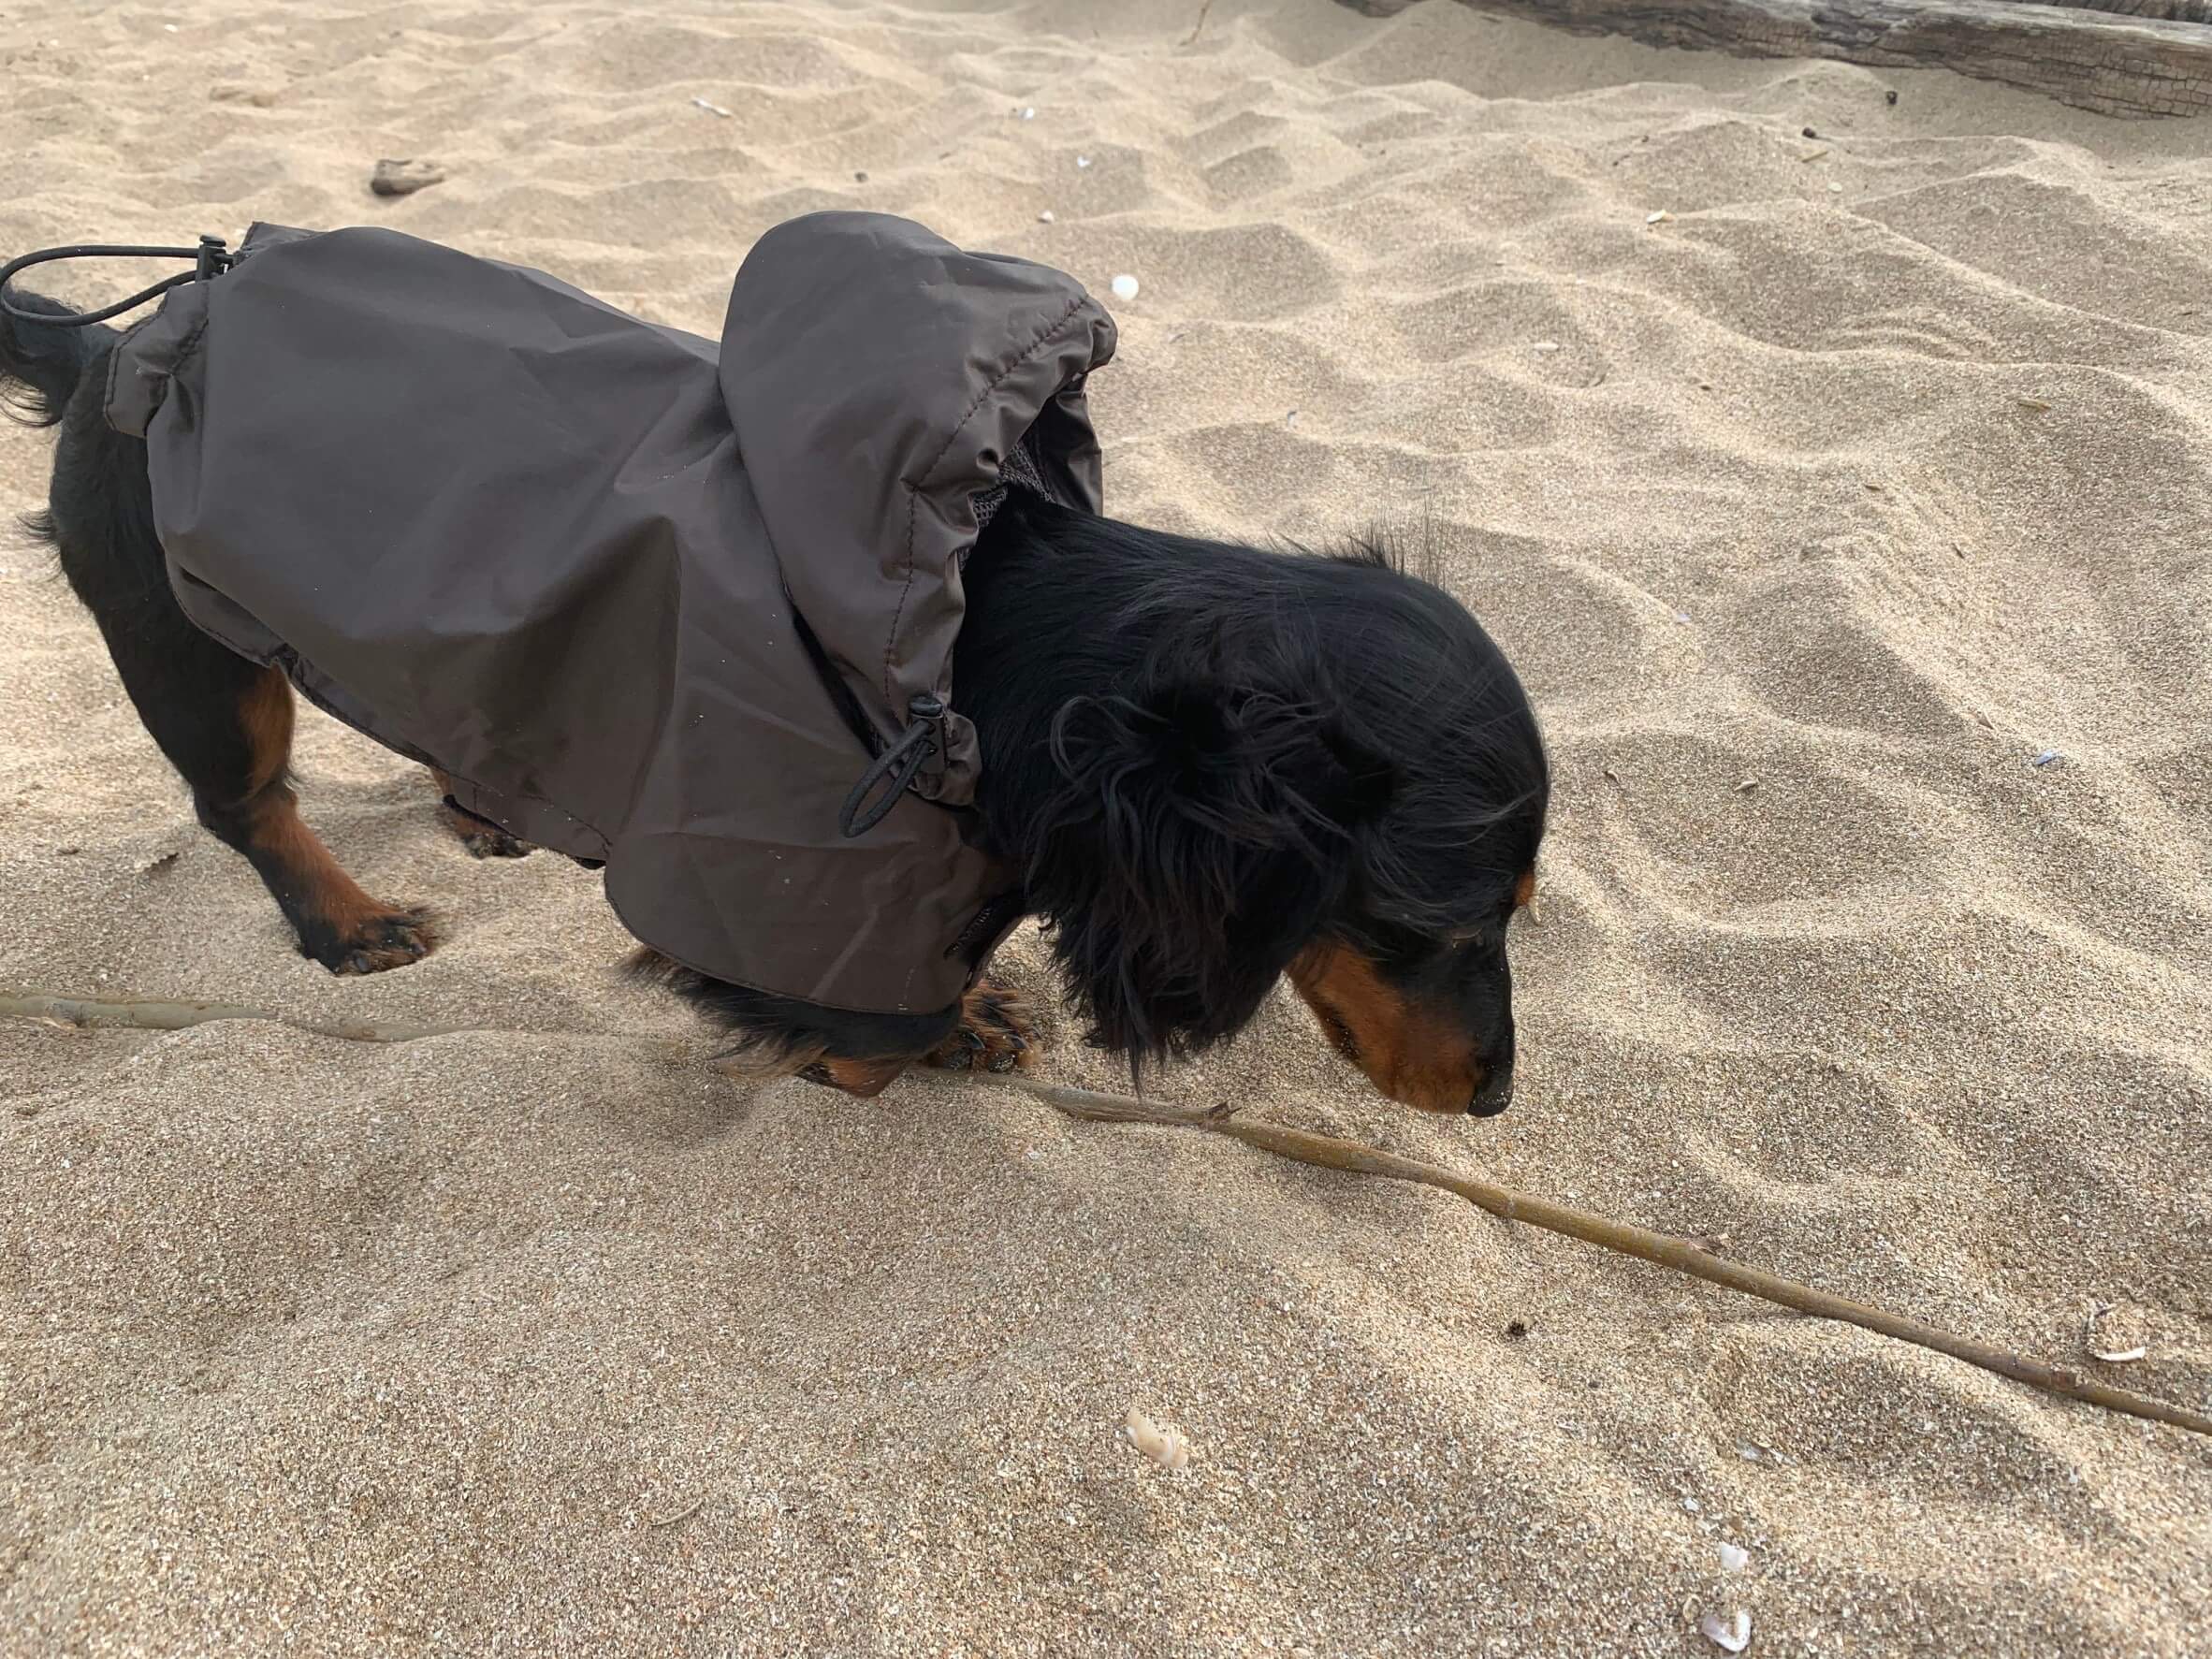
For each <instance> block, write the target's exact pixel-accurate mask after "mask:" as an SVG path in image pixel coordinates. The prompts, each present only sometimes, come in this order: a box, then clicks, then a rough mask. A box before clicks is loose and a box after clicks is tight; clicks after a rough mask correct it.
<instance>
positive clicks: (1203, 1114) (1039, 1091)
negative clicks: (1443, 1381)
mask: <svg viewBox="0 0 2212 1659" xmlns="http://www.w3.org/2000/svg"><path fill="white" fill-rule="evenodd" d="M0 1015H15V1016H17V1017H21V1018H27V1019H42V1020H51V1021H58V1022H61V1023H64V1024H67V1025H71V1026H119V1027H124V1028H130V1029H138V1030H154V1031H173V1030H180V1029H182V1028H183V1027H184V1026H197V1025H202V1024H205V1023H207V1022H209V1021H211V1020H267V1021H270V1022H272V1023H275V1024H278V1025H288V1026H295V1027H297V1028H298V1029H300V1030H304V1031H310V1032H313V1033H314V1034H316V1035H318V1036H325V1037H340V1038H344V1039H346V1040H348V1041H356V1042H414V1041H419V1040H421V1039H423V1038H426V1037H447V1036H451V1035H453V1034H455V1033H456V1032H461V1031H482V1030H494V1029H503V1028H502V1027H491V1026H406V1025H384V1026H378V1025H331V1024H315V1023H310V1022H306V1021H300V1020H284V1019H280V1018H278V1016H276V1015H274V1014H269V1013H264V1012H260V1011H256V1010H254V1009H248V1008H240V1007H237V1006H235V1005H232V1004H228V1003H220V1002H163V1001H131V1000H124V999H110V998H107V997H47V996H37V995H23V996H6V995H0ZM524 1035H553V1036H570V1035H578V1034H577V1033H568V1032H558V1033H524ZM617 1041H632V1040H629V1039H618V1040H617ZM644 1041H654V1043H655V1046H657V1047H660V1048H663V1049H671V1050H675V1049H680V1048H681V1047H682V1046H683V1045H681V1044H678V1043H671V1042H665V1041H658V1040H644ZM939 1075H940V1076H942V1077H943V1078H944V1079H945V1080H946V1081H949V1082H956V1083H967V1082H978V1083H991V1084H997V1085H999V1086H1001V1087H1004V1088H1011V1089H1013V1090H1016V1091H1018V1092H1020V1093H1021V1094H1024V1095H1026V1096H1028V1097H1029V1098H1030V1099H1033V1100H1037V1101H1039V1102H1041V1104H1043V1105H1046V1106H1050V1107H1051V1108H1052V1109H1053V1110H1054V1111H1055V1112H1060V1113H1066V1114H1067V1115H1068V1116H1070V1117H1077V1118H1084V1119H1086V1120H1088V1121H1091V1122H1096V1123H1137V1124H1157V1125H1164V1126H1167V1127H1170V1128H1187V1129H1202V1130H1204V1131H1206V1132H1208V1133H1210V1134H1215V1135H1226V1136H1227V1137H1229V1139H1230V1140H1232V1141H1241V1142H1244V1144H1245V1145H1247V1146H1257V1147H1259V1149H1260V1150H1261V1151H1263V1152H1272V1153H1273V1154H1274V1155H1275V1156H1276V1157H1286V1158H1289V1159H1291V1160H1292V1161H1294V1162H1297V1163H1302V1164H1312V1165H1315V1166H1316V1167H1317V1168H1320V1169H1324V1170H1341V1171H1345V1172H1346V1173H1348V1174H1354V1175H1379V1176H1382V1177H1383V1178H1384V1179H1386V1180H1391V1181H1412V1182H1417V1183H1419V1184H1420V1185H1421V1186H1435V1187H1441V1188H1442V1189H1443V1190H1444V1191H1446V1192H1450V1193H1456V1194H1458V1195H1459V1196H1460V1197H1461V1198H1463V1199H1465V1200H1466V1201H1468V1202H1469V1203H1471V1204H1474V1205H1476V1206H1477V1208H1480V1209H1483V1210H1487V1211H1489V1212H1490V1214H1492V1215H1495V1216H1497V1217H1499V1218H1500V1219H1501V1220H1505V1221H1521V1222H1526V1223H1527V1224H1528V1225H1529V1226H1531V1227H1538V1228H1542V1229H1543V1230H1545V1231H1547V1232H1556V1233H1562V1234H1564V1235H1565V1236H1566V1237H1568V1238H1570V1239H1579V1240H1581V1241H1582V1242H1583V1243H1584V1244H1596V1245H1598V1246H1599V1247H1600V1248H1602V1249H1607V1250H1612V1251H1616V1252H1618V1253H1619V1254H1621V1255H1623V1256H1634V1257H1636V1258H1637V1259H1639V1260H1643V1261H1649V1262H1652V1263H1654V1264H1656V1265H1657V1266H1660V1267H1666V1268H1672V1269H1673V1270H1674V1271H1675V1272H1676V1273H1686V1274H1688V1275H1689V1276H1690V1277H1691V1278H1694V1279H1703V1280H1704V1281H1705V1282H1706V1283H1707V1284H1709V1285H1719V1286H1722V1287H1723V1288H1726V1289H1729V1290H1736V1291H1739V1292H1741V1293H1742V1294H1743V1295H1745V1296H1755V1297H1758V1298H1759V1299H1760V1300H1762V1301H1765V1302H1775V1303H1777V1304H1779V1305H1780V1306H1783V1307H1786V1308H1794V1309H1796V1310H1797V1312H1798V1313H1802V1314H1812V1315H1813V1316H1815V1317H1819V1318H1824V1319H1835V1320H1839V1321H1841V1323H1843V1324H1846V1325H1856V1326H1858V1327H1859V1328H1861V1329H1862V1330H1866V1331H1873V1332H1879V1333H1880V1334H1882V1335H1884V1336H1892V1337H1895V1338H1897V1339H1898V1340H1899V1342H1909V1343H1914V1344H1915V1345H1917V1346H1921V1347H1924V1348H1932V1349H1934V1350H1935V1351H1936V1352H1937V1353H1939V1354H1947V1355H1949V1356H1950V1357H1951V1358H1952V1359H1954V1360H1963V1361H1966V1362H1967V1363H1968V1364H1969V1365H1978V1366H1980V1367H1981V1368H1982V1369H1983V1370H1985V1371H1993V1372H1995V1373H1997V1375H2000V1376H2009V1377H2011V1378H2012V1379H2013V1380H2014V1381H2016V1382H2024V1383H2027V1384H2029V1385H2030V1387H2032V1388H2038V1389H2042V1390H2045V1391H2046V1392H2048V1393H2053V1394H2062V1395H2064V1396H2065V1397H2066V1398H2068V1399H2070V1400H2081V1401H2085V1402H2087V1403H2088V1404H2091V1405H2102V1406H2103V1407H2104V1408H2105V1409H2106V1410H2107V1411H2118V1412H2125V1413H2126V1414H2127V1415H2128V1416H2130V1417H2139V1418H2147V1419H2149V1420H2150V1421H2152V1422H2158V1423H2170V1424H2172V1425H2173V1426H2174V1427H2175V1428H2177V1429H2187V1430H2189V1431H2190V1433H2197V1434H2207V1435H2212V1417H2206V1416H2205V1415H2203V1414H2202V1413H2199V1412H2194V1411H2190V1410H2188V1409H2186V1408H2185V1407H2182V1406H2179V1405H2169V1404H2165V1403H2164V1402H2163V1401H2160V1400H2152V1399H2148V1398H2146V1397H2145V1396H2144V1395H2141V1394H2134V1393H2130V1392H2129V1391H2128V1390H2125V1389H2116V1388H2112V1387H2109V1386H2108V1385H2106V1384H2104V1383H2101V1382H2097V1381H2094V1380H2092V1379H2090V1378H2088V1377H2085V1376H2083V1375H2081V1374H2080V1373H2078V1372H2075V1371H2072V1370H2069V1369H2067V1368H2066V1367H2064V1366H2059V1365H2051V1364H2046V1363H2045V1362H2044V1361H2041V1360H2031V1359H2029V1358H2027V1357H2026V1356H2025V1355H2021V1354H2016V1353H2013V1352H2011V1351H2010V1350H2009V1349H2005V1348H2000V1347H1993V1346H1990V1345H1988V1344H1986V1343H1980V1342H1974V1341H1972V1340H1971V1339H1969V1338H1967V1337H1963V1336H1957V1335H1954V1334H1953V1333H1952V1332H1948V1331H1944V1330H1942V1329H1940V1328H1939V1327H1937V1326H1934V1325H1926V1324H1923V1323H1921V1322H1920V1321H1919V1320H1918V1319H1908V1318H1906V1317H1903V1316H1901V1315H1899V1314H1892V1313H1887V1312H1885V1311H1884V1310H1883V1309H1881V1308H1877V1307H1870V1306H1868V1305H1867V1304H1866V1303H1865V1302H1853V1301H1852V1300H1851V1299H1850V1298H1848V1297H1843V1296H1834V1295H1831V1294H1829V1293H1828V1292H1827V1291H1826V1290H1816V1289H1814V1288H1812V1286H1810V1285H1800V1284H1798V1283H1797V1281H1796V1280H1794V1279H1785V1278H1782V1277H1780V1276H1779V1275H1777V1274H1774V1273H1763V1272H1761V1271H1760V1270H1759V1269H1757V1268H1755V1267H1745V1266H1743V1265H1742V1264H1740V1263H1739V1262H1734V1261H1729V1260H1727V1259H1724V1258H1723V1257H1719V1256H1715V1255H1714V1254H1712V1252H1711V1251H1710V1250H1701V1249H1699V1248H1698V1247H1697V1246H1696V1245H1695V1244H1691V1243H1690V1242H1689V1241H1688V1240H1686V1239H1680V1238H1674V1237H1670V1236H1669V1235H1667V1234H1666V1233H1659V1232H1653V1231H1652V1230H1650V1229H1648V1228H1642V1227H1635V1226H1631V1225H1629V1224H1628V1223H1626V1222H1621V1221H1611V1220H1608V1219H1607V1218H1606V1217H1605V1216H1603V1215H1591V1214H1590V1213H1589V1212H1588V1211H1586V1210H1577V1209H1571V1208H1569V1207H1568V1206H1566V1205H1564V1204H1555V1203H1552V1202H1550V1201H1548V1200H1545V1199H1539V1198H1531V1197H1529V1196H1528V1195H1527V1194H1525V1193H1520V1192H1516V1191H1514V1190H1513V1189H1512V1188H1511V1187H1507V1186H1497V1185H1496V1184H1495V1183H1493V1182H1489V1181H1483V1180H1478V1179H1477V1178H1476V1177H1474V1176H1472V1175H1459V1174H1454V1173H1453V1172H1452V1171H1449V1170H1447V1169H1444V1168H1442V1167H1440V1166H1439V1165H1436V1164H1429V1163H1422V1162H1420V1161H1419V1159H1417V1158H1410V1157H1399V1156H1398V1155H1397V1154H1395V1153H1391V1152H1380V1151H1377V1150H1376V1149H1375V1148H1374V1147H1371V1146H1361V1145H1360V1144H1359V1143H1358V1142H1352V1141H1342V1140H1339V1139H1337V1138H1336V1137H1335V1136H1333V1135H1317V1134H1312V1133H1310V1132H1308V1131H1306V1130H1304V1129H1293V1128H1286V1127H1285V1126H1283V1125H1281V1124H1272V1123H1258V1122H1252V1121H1248V1120H1245V1119H1244V1118H1241V1117H1239V1116H1238V1115H1237V1113H1236V1110H1235V1109H1234V1108H1232V1107H1230V1106H1227V1105H1221V1106H1215V1107H1187V1106H1162V1105H1155V1104H1153V1103H1152V1102H1150V1101H1145V1100H1138V1099H1132V1098H1131V1097H1129V1096H1128V1095H1112V1094H1102V1093H1099V1092H1098V1091H1097V1090H1093V1089H1079V1088H1069V1087H1066V1086H1064V1085H1062V1084H1049V1083H1038V1082H1035V1081H1033V1080H1031V1079H1029V1078H1026V1077H1018V1076H1001V1075H997V1074H995V1073H991V1072H947V1073H941V1074H939Z"/></svg>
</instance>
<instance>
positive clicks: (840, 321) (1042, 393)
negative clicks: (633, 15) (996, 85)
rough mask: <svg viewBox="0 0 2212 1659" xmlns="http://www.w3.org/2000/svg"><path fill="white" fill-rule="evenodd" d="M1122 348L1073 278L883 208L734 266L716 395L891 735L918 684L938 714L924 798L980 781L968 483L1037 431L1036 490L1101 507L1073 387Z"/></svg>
mask: <svg viewBox="0 0 2212 1659" xmlns="http://www.w3.org/2000/svg"><path fill="white" fill-rule="evenodd" d="M1113 344H1114V333H1113V319H1112V318H1111V317H1109V316H1108V315H1107V314H1106V313H1105V311H1104V310H1103V309H1102V308H1101V307H1100V306H1099V303H1098V301H1096V300H1094V299H1093V298H1091V297H1090V296H1089V295H1088V294H1087V293H1085V292H1084V288H1083V286H1082V284H1079V283H1077V282H1076V281H1075V280H1074V279H1073V278H1072V277H1070V276H1068V275H1066V274H1064V273H1063V272H1060V271H1057V270H1054V269H1050V268H1048V267H1046V266H1042V265H1036V264H1032V263H1031V262H1030V261H1028V260H1026V259H1016V258H1011V257H1009V256H1007V255H998V254H971V253H967V252H964V251H963V250H961V249H959V248H956V247H954V246H953V244H952V243H950V242H948V241H946V240H944V239H943V238H941V237H939V236H936V235H933V234H932V233H931V232H929V231H927V230H925V229H924V228H923V227H922V226H919V225H915V224H913V223H911V222H910V221H908V220H905V219H896V218H892V217H890V216H889V215H886V214H882V213H855V212H827V213H810V214H808V215H807V216H806V217H804V218H800V219H793V220H792V221H790V222H789V223H787V224H784V225H780V226H777V227H776V228H775V229H773V230H771V231H769V232H768V233H767V234H766V235H765V236H764V237H762V238H761V240H759V241H757V242H756V243H754V244H753V247H752V251H751V252H750V253H749V254H748V255H746V258H745V263H744V264H743V265H742V266H741V267H739V269H738V271H737V282H736V285H735V288H734V290H733V291H732V293H731V296H730V310H729V315H728V317H727V319H726V320H725V322H724V324H723V328H722V343H721V386H722V399H723V401H724V402H725V403H726V404H727V405H728V406H729V411H730V419H731V423H732V425H733V426H734V427H735V429H736V433H737V449H738V454H739V456H740V458H742V459H743V461H744V464H745V470H746V473H747V475H748V476H749V478H750V479H751V481H752V488H753V493H754V495H755V496H756V497H757V498H758V500H759V502H760V507H761V517H762V518H763V520H764V522H765V523H766V525H767V529H768V535H769V538H770V540H771V542H772V543H773V544H774V546H775V550H776V558H777V563H778V565H779V568H780V569H781V571H782V575H783V581H784V586H785V588H786V589H788V590H789V592H790V594H791V597H792V602H793V604H794V605H795V606H796V607H797V609H798V612H799V614H800V615H801V616H802V617H804V618H806V620H807V623H808V627H809V628H810V629H812V631H813V633H814V636H815V638H816V639H817V640H819V641H820V642H821V644H822V647H823V648H824V650H825V651H826V652H827V653H828V655H829V657H830V659H831V661H832V662H835V663H836V665H837V670H838V672H839V673H840V675H842V677H844V679H845V681H846V683H847V684H848V685H849V686H850V687H851V689H852V691H853V692H854V694H855V695H856V697H857V698H858V700H859V702H860V706H861V707H862V708H863V709H864V710H866V712H867V714H868V716H869V718H870V719H871V720H874V721H876V722H877V723H878V726H879V735H880V736H881V737H882V738H883V739H885V740H886V741H888V740H889V739H891V738H894V737H895V736H897V735H898V734H900V733H901V732H903V731H904V730H905V729H906V726H907V724H908V720H909V715H908V709H909V707H910V705H911V704H912V703H913V701H914V699H915V698H916V697H919V696H922V695H924V694H925V693H926V694H930V695H934V696H936V697H938V698H939V699H940V700H942V701H943V702H945V703H946V704H947V705H949V706H950V707H951V711H952V712H951V715H950V717H949V719H948V721H947V724H948V727H949V739H950V740H949V742H948V743H947V745H946V749H947V751H948V752H947V753H946V754H945V755H943V756H941V757H940V761H939V764H933V765H931V766H930V767H928V768H927V769H925V770H924V772H923V773H922V775H921V777H920V778H918V779H916V781H915V785H914V787H915V789H916V790H917V792H918V793H922V794H924V795H926V796H928V797H930V798H932V799H935V800H939V801H942V802H944V803H946V804H948V805H957V804H960V803H964V802H967V801H969V800H972V799H973V798H974V794H975V782H976V774H977V770H978V759H977V754H976V742H975V730H974V728H973V727H972V726H970V725H969V724H968V721H967V720H965V719H964V718H962V717H961V715H960V712H959V704H958V700H957V697H956V696H955V694H954V693H955V687H954V684H953V654H954V653H953V646H954V642H955V641H956V639H957V637H958V635H959V632H960V621H961V617H962V615H963V613H964V612H965V610H966V604H967V602H966V598H965V595H964V592H963V589H962V587H961V573H960V560H961V558H962V556H963V555H964V554H965V553H966V552H967V551H968V548H969V547H970V546H973V545H974V542H975V537H976V509H975V497H976V495H977V494H978V493H980V492H982V491H984V490H987V489H989V488H993V487H994V486H996V485H997V482H998V479H999V469H1000V467H1001V465H1002V464H1003V463H1004V461H1005V459H1006V458H1007V457H1008V456H1009V455H1011V453H1012V452H1013V450H1014V447H1015V445H1017V444H1022V442H1023V440H1024V439H1025V437H1028V438H1029V439H1030V443H1029V450H1030V454H1031V457H1032V458H1033V459H1034V460H1035V461H1036V462H1037V464H1038V468H1039V471H1040V472H1041V473H1042V474H1043V478H1044V482H1045V485H1046V488H1047V489H1048V491H1049V492H1050V493H1051V494H1052V495H1054V496H1055V498H1056V499H1058V500H1060V501H1061V502H1063V503H1064V504H1066V505H1069V506H1075V507H1081V508H1083V509H1084V510H1085V511H1087V512H1093V513H1096V512H1098V511H1099V506H1100V499H1099V497H1100V490H1099V444H1098V440H1097V438H1096V437H1095V436H1094V435H1093V433H1092V430H1091V425H1090V417H1089V415H1088V412H1087V410H1086V409H1085V406H1084V376H1086V375H1087V374H1089V372H1090V371H1092V370H1094V369H1097V368H1099V367H1100V366H1102V365H1103V364H1105V363H1106V362H1107V361H1108V360H1109V359H1110V358H1112V357H1113Z"/></svg>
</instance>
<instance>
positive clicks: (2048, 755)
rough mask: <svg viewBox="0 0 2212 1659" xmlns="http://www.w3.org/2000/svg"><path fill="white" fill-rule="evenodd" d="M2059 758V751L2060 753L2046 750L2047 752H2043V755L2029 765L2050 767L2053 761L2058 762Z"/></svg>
mask: <svg viewBox="0 0 2212 1659" xmlns="http://www.w3.org/2000/svg"><path fill="white" fill-rule="evenodd" d="M2058 759H2059V751H2058V750H2057V749H2045V750H2044V751H2043V753H2041V754H2039V755H2037V756H2036V757H2035V758H2034V759H2033V760H2031V761H2030V762H2029V763H2028V764H2030V766H2047V765H2049V764H2051V763H2052V762H2053V761H2056V760H2058Z"/></svg>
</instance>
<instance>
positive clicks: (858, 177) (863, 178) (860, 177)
mask: <svg viewBox="0 0 2212 1659" xmlns="http://www.w3.org/2000/svg"><path fill="white" fill-rule="evenodd" d="M852 182H854V183H855V184H866V182H868V176H867V175H866V173H854V174H853V175H852Z"/></svg>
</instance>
